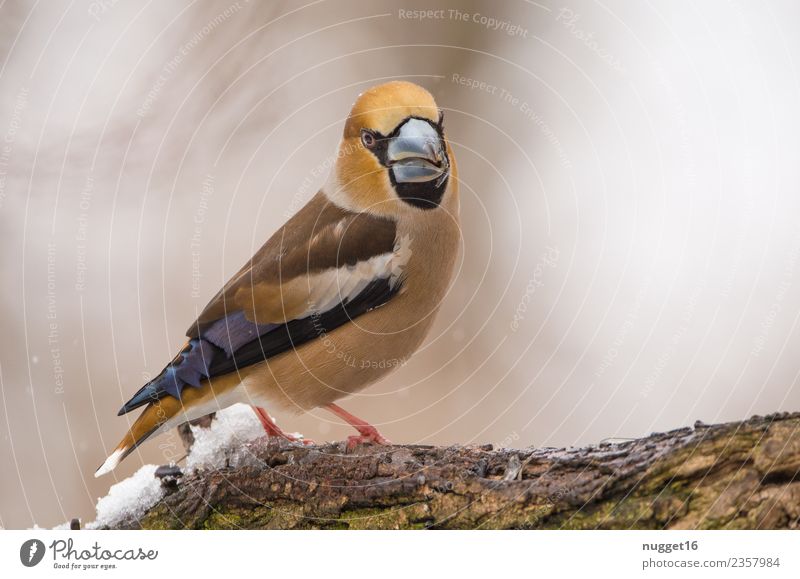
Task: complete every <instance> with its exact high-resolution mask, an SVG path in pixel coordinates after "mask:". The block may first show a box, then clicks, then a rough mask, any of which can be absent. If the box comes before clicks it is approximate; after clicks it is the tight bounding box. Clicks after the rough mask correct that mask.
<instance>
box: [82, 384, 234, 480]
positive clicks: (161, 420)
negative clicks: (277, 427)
mask: <svg viewBox="0 0 800 579" xmlns="http://www.w3.org/2000/svg"><path fill="white" fill-rule="evenodd" d="M213 380H214V384H213V389H212V385H211V382H210V381H209V380H203V381H202V382H201V383H200V385H199V387H197V388H187V389H186V390H184V391H183V393H182V395H181V398H180V400H179V399H178V398H174V397H172V396H164V397H163V398H160V399H157V400H155V401H153V402H150V404H148V405H147V407H146V408H145V409H144V411H143V412H142V413H141V414H140V415H139V418H137V419H136V421H135V422H134V423H133V426H131V428H130V430H129V431H128V433H127V434H126V435H125V436H124V437H123V438H122V440H121V441H120V443H119V444H118V445H117V446H116V448H115V449H114V451H113V452H112V453H111V454H110V455H109V457H108V458H107V459H106V460H105V462H104V463H103V464H102V465H101V466H100V468H98V469H97V471H96V472H95V474H94V476H96V477H99V476H101V475H104V474H106V473H108V472H111V471H112V470H114V468H116V466H117V465H118V464H119V463H120V462H122V459H124V458H125V457H126V456H128V455H129V454H130V453H131V452H133V451H134V450H135V449H136V448H137V447H138V446H139V445H140V444H141V443H142V442H144V441H145V440H147V439H148V438H149V437H150V436H153V435H154V434H158V433H159V432H161V431H163V430H166V429H168V428H171V427H173V426H177V425H178V424H180V423H181V422H187V421H189V420H193V419H195V418H199V417H201V416H205V415H206V414H210V413H211V412H215V411H217V410H220V409H221V408H225V407H226V406H230V405H231V404H234V403H235V402H241V401H246V400H247V399H246V398H242V396H243V394H242V393H241V392H240V390H239V389H237V388H236V387H237V386H238V385H239V384H240V383H241V378H240V376H239V375H238V374H236V373H231V374H227V375H225V376H218V377H215V378H214V379H213Z"/></svg>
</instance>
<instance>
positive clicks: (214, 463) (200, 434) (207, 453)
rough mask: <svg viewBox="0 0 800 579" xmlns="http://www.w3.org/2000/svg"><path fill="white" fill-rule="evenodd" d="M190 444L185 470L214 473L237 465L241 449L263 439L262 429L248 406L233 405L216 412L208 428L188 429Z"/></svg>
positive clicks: (240, 457) (195, 427)
mask: <svg viewBox="0 0 800 579" xmlns="http://www.w3.org/2000/svg"><path fill="white" fill-rule="evenodd" d="M192 434H193V435H194V444H193V445H192V451H191V453H189V456H188V457H187V459H186V470H187V471H193V470H203V469H217V468H224V467H226V466H236V465H237V464H240V462H241V459H242V458H244V457H243V456H242V450H243V447H244V446H245V445H246V444H247V443H248V442H250V441H252V440H255V439H257V438H261V437H263V436H264V428H263V427H262V426H261V422H260V421H259V420H258V418H257V417H256V414H255V412H253V409H252V408H251V407H250V406H247V405H245V404H234V405H233V406H229V407H228V408H225V409H224V410H220V411H219V412H217V415H216V418H214V420H213V421H212V422H211V426H210V427H208V428H201V427H199V426H192Z"/></svg>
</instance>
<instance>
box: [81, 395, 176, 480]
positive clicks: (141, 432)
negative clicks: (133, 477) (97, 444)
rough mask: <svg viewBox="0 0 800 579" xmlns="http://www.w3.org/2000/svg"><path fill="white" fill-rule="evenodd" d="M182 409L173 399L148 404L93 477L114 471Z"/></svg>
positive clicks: (168, 398)
mask: <svg viewBox="0 0 800 579" xmlns="http://www.w3.org/2000/svg"><path fill="white" fill-rule="evenodd" d="M182 409H183V405H182V404H181V402H180V401H179V400H177V399H175V398H171V397H166V398H163V399H161V400H156V401H155V402H152V403H150V404H149V405H148V406H147V408H145V409H144V412H142V413H141V414H140V415H139V418H137V419H136V422H134V423H133V426H131V429H130V430H129V431H128V433H127V434H126V435H125V436H124V437H123V438H122V440H121V441H120V443H119V444H118V445H117V447H116V448H115V449H114V451H113V452H112V453H111V454H110V455H109V456H108V458H107V459H106V460H105V462H104V463H103V464H102V465H100V468H98V469H97V471H96V472H95V473H94V476H95V477H99V476H102V475H104V474H106V473H109V472H111V471H112V470H114V469H115V468H116V467H117V465H118V464H119V463H120V462H122V460H123V459H124V458H125V457H126V456H128V455H129V454H130V453H132V452H133V451H134V450H136V448H137V447H138V446H139V445H140V444H141V443H143V442H144V441H145V440H147V439H148V438H149V437H150V436H152V435H153V434H155V433H156V432H158V431H159V429H160V428H162V427H164V426H165V425H166V424H167V423H168V422H169V421H170V419H171V418H173V417H174V416H176V415H177V414H178V413H179V412H181V411H182Z"/></svg>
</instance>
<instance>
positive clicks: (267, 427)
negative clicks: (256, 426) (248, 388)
mask: <svg viewBox="0 0 800 579" xmlns="http://www.w3.org/2000/svg"><path fill="white" fill-rule="evenodd" d="M252 408H253V412H255V413H256V416H257V417H258V420H259V422H261V426H263V427H264V432H266V433H267V438H282V439H284V440H288V441H289V442H298V443H300V444H303V445H305V446H310V445H312V444H315V443H314V441H313V440H311V439H310V438H303V435H302V434H299V433H296V434H290V433H288V432H284V431H283V430H282V429H281V428H280V426H278V425H277V424H276V422H275V420H274V419H273V418H272V416H270V415H269V412H267V411H266V410H264V409H263V408H261V407H259V406H253V407H252Z"/></svg>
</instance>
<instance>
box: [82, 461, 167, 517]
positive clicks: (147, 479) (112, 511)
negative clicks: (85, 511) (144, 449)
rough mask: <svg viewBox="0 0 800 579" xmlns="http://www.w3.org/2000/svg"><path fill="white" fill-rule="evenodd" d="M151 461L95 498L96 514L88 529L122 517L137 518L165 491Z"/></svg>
mask: <svg viewBox="0 0 800 579" xmlns="http://www.w3.org/2000/svg"><path fill="white" fill-rule="evenodd" d="M156 468H158V467H157V466H156V465H154V464H146V465H144V466H143V467H142V468H140V469H139V470H137V471H136V473H135V474H134V475H133V476H131V477H129V478H126V479H125V480H123V481H120V482H118V483H117V484H115V485H114V486H112V487H111V488H110V489H109V490H108V494H107V495H106V496H104V497H103V498H101V499H100V500H98V501H97V507H96V510H97V518H96V519H95V521H94V522H93V523H88V524H87V525H86V528H87V529H97V528H100V527H105V526H112V525H114V524H116V523H119V522H121V521H124V520H129V519H137V518H139V517H140V516H142V515H143V514H144V513H145V511H147V509H149V508H150V507H152V506H153V505H154V504H156V502H158V500H159V499H160V498H161V497H162V496H163V495H164V488H163V487H162V486H161V481H160V480H159V479H157V478H156V477H155V472H156Z"/></svg>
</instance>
